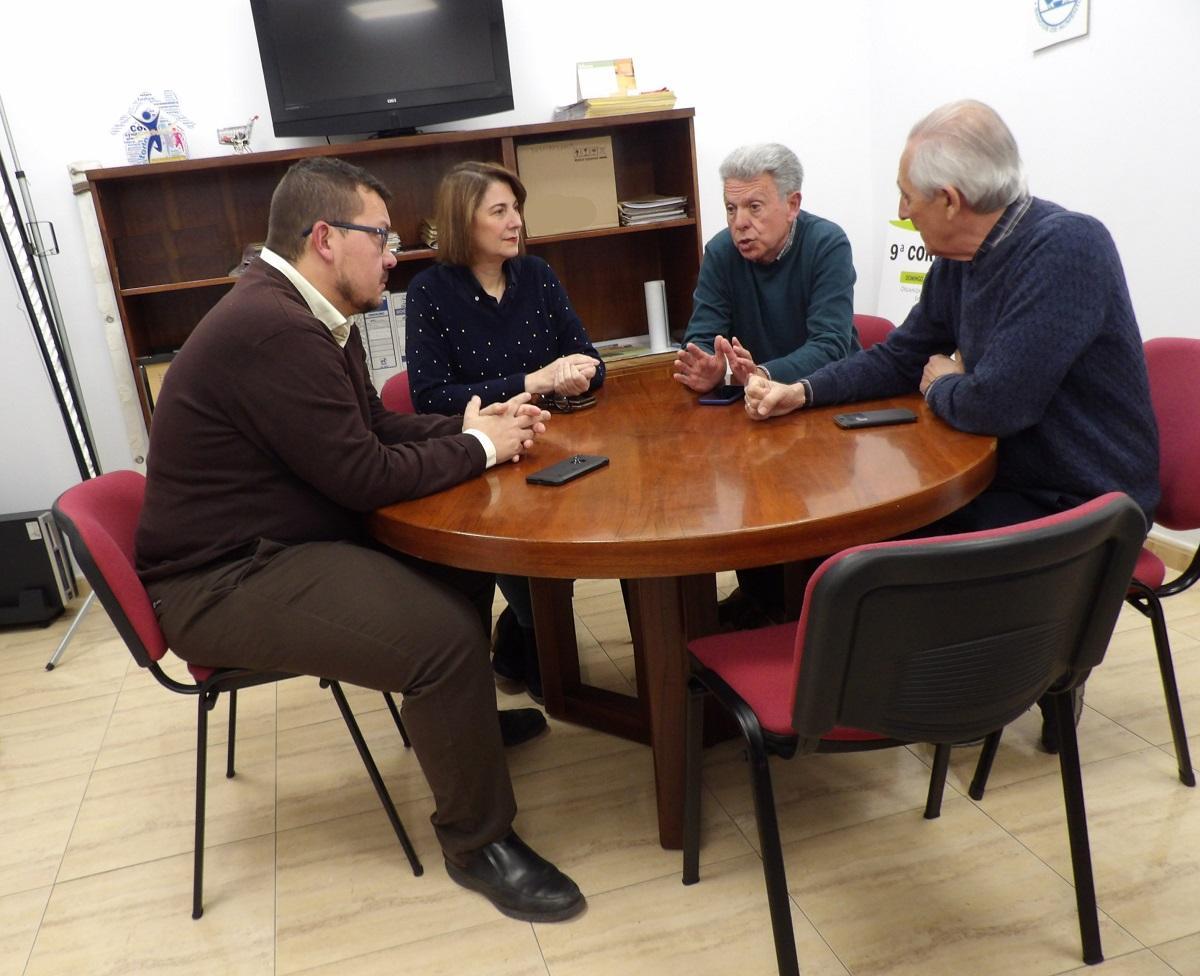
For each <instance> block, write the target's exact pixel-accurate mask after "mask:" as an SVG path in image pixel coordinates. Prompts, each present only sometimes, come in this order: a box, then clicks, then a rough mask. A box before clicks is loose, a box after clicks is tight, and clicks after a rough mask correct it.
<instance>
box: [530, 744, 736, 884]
mask: <svg viewBox="0 0 1200 976" xmlns="http://www.w3.org/2000/svg"><path fill="white" fill-rule="evenodd" d="M513 787H514V789H515V790H516V794H517V809H518V813H517V821H516V828H517V830H518V832H519V833H520V834H521V836H522V837H523V838H525V840H526V841H528V842H529V844H530V845H532V846H533V847H534V848H535V849H536V850H537V851H538V852H539V853H540V854H542V855H543V856H544V857H546V858H548V859H549V860H551V861H553V862H554V863H555V864H556V865H558V867H559V868H561V869H562V870H563V871H565V872H566V873H567V874H569V875H570V876H571V877H572V878H574V879H575V882H576V883H577V884H578V885H579V887H580V888H581V889H582V890H583V892H584V893H585V894H587V895H589V896H590V895H591V894H593V893H595V892H599V891H611V890H613V889H615V888H620V887H624V886H626V885H630V884H636V883H637V882H639V881H644V880H647V879H650V878H656V877H663V876H666V875H673V876H675V877H678V874H679V871H680V870H681V861H680V853H679V852H678V851H665V850H663V849H662V847H661V846H660V845H659V842H658V818H657V813H656V810H657V807H656V804H655V793H654V769H653V764H652V761H651V757H650V750H649V749H647V748H645V747H639V748H638V750H637V751H636V752H623V753H620V754H617V755H611V756H601V757H599V758H596V759H590V760H585V761H582V762H578V763H575V764H573V765H569V766H560V767H557V768H555V769H550V770H546V771H544V772H539V773H532V774H529V775H522V776H517V777H515V779H514V782H513ZM703 825H704V838H703V848H702V850H701V860H702V861H703V862H713V861H718V860H724V859H727V858H730V857H738V856H741V855H743V854H745V853H747V852H748V851H749V849H750V848H749V845H748V844H747V843H746V841H745V839H744V838H742V836H741V835H740V834H739V832H738V831H737V830H736V829H735V828H734V826H733V823H732V822H731V821H730V819H729V818H728V817H727V816H726V815H725V813H724V812H723V811H722V810H721V808H720V806H719V805H718V804H716V803H712V802H709V803H707V804H705V805H704V809H703Z"/></svg>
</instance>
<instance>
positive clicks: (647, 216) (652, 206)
mask: <svg viewBox="0 0 1200 976" xmlns="http://www.w3.org/2000/svg"><path fill="white" fill-rule="evenodd" d="M617 211H618V213H619V214H620V218H621V226H622V227H628V226H633V225H637V224H654V223H657V222H658V221H660V220H678V219H679V218H680V217H686V216H687V197H671V196H663V195H662V194H658V193H652V194H650V196H646V197H632V198H630V199H628V200H622V201H621V202H620V203H618V204H617Z"/></svg>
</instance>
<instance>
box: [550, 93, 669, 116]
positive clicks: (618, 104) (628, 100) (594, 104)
mask: <svg viewBox="0 0 1200 976" xmlns="http://www.w3.org/2000/svg"><path fill="white" fill-rule="evenodd" d="M674 107H675V93H674V92H673V91H671V89H670V88H660V89H659V90H658V91H648V92H630V93H628V94H624V95H605V96H601V97H598V98H581V99H580V100H579V101H578V102H573V103H572V104H570V105H560V106H559V107H558V108H556V109H555V110H554V116H553V118H554V121H555V122H570V121H572V120H574V119H595V118H600V117H601V116H605V115H632V114H633V113H634V112H663V111H666V110H667V109H671V108H674Z"/></svg>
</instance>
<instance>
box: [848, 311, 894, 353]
mask: <svg viewBox="0 0 1200 976" xmlns="http://www.w3.org/2000/svg"><path fill="white" fill-rule="evenodd" d="M894 328H896V327H895V326H894V325H892V323H891V322H889V321H888V320H887V319H885V318H882V317H880V316H878V315H855V316H854V331H855V332H857V333H858V344H859V345H860V346H862V347H863V348H864V349H870V348H871V347H872V346H873V345H875V343H877V342H883V340H884V339H886V338H887V337H888V333H889V332H891V331H892V330H893V329H894Z"/></svg>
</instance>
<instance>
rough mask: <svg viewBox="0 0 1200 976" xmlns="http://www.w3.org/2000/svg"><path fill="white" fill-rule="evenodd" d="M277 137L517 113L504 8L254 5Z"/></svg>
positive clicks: (391, 3) (472, 4)
mask: <svg viewBox="0 0 1200 976" xmlns="http://www.w3.org/2000/svg"><path fill="white" fill-rule="evenodd" d="M250 9H251V12H252V13H253V15H254V29H255V32H256V33H257V35H258V49H259V52H260V54H261V55H262V67H263V76H264V78H265V79H266V83H267V99H268V101H269V103H270V106H271V119H272V121H273V123H274V126H275V135H277V136H331V135H349V134H361V133H368V132H380V133H391V132H404V131H411V130H412V129H413V128H415V127H416V126H419V125H429V124H431V123H434V122H450V121H454V120H456V119H466V118H472V117H474V116H477V115H490V114H491V113H493V112H504V111H507V110H509V109H511V108H512V107H513V98H512V79H511V77H510V74H509V68H508V41H507V38H506V36H505V33H504V8H503V5H502V2H501V0H250Z"/></svg>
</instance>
